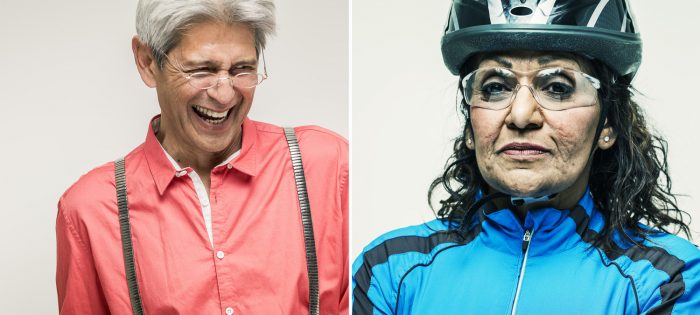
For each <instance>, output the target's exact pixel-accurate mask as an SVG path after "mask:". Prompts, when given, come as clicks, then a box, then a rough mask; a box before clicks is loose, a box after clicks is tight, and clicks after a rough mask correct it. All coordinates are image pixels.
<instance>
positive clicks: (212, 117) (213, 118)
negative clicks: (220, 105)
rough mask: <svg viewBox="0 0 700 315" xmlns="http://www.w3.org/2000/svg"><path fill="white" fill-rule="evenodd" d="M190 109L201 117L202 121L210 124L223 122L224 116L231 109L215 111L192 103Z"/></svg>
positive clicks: (226, 115)
mask: <svg viewBox="0 0 700 315" xmlns="http://www.w3.org/2000/svg"><path fill="white" fill-rule="evenodd" d="M192 109H193V110H194V112H195V114H197V116H199V117H200V118H202V119H203V120H204V121H206V122H208V123H210V124H212V125H218V124H221V123H223V122H224V120H226V118H227V117H228V116H229V114H230V113H231V109H229V110H227V111H225V112H215V111H213V110H211V109H207V108H204V107H201V106H197V105H193V106H192Z"/></svg>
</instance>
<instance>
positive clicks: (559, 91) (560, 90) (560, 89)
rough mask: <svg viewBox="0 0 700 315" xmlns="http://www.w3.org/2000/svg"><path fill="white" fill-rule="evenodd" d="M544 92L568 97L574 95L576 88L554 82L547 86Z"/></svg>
mask: <svg viewBox="0 0 700 315" xmlns="http://www.w3.org/2000/svg"><path fill="white" fill-rule="evenodd" d="M544 91H545V92H547V94H549V95H552V96H558V97H566V96H569V95H571V94H573V92H574V88H573V87H571V86H569V85H568V84H565V83H561V82H554V83H550V84H549V85H547V86H545V88H544Z"/></svg>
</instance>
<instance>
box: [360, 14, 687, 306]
mask: <svg viewBox="0 0 700 315" xmlns="http://www.w3.org/2000/svg"><path fill="white" fill-rule="evenodd" d="M442 52H443V57H444V61H445V64H446V65H447V67H448V69H449V70H450V71H451V72H452V73H453V74H456V75H459V76H460V81H459V91H460V93H461V94H460V95H461V96H462V104H461V112H462V113H463V114H464V116H465V124H464V131H463V133H462V134H461V135H460V136H459V137H458V138H457V139H456V141H455V144H454V154H453V156H452V158H451V159H450V161H449V162H448V164H447V167H446V170H445V172H444V174H443V175H442V176H440V177H439V178H437V179H436V180H435V181H434V182H433V184H432V185H431V188H430V193H429V196H431V195H432V193H433V192H434V191H435V190H436V189H439V188H442V189H444V190H446V192H447V193H448V194H447V195H448V197H447V198H446V199H444V200H442V201H440V203H439V207H438V209H437V215H438V220H435V221H431V222H428V223H426V224H423V225H417V226H412V227H407V228H403V229H399V230H396V231H392V232H390V233H387V234H385V235H383V236H381V237H379V238H378V239H377V240H375V241H374V242H372V243H371V244H370V245H369V246H367V247H366V248H365V250H364V251H363V252H362V254H360V256H359V257H358V258H357V260H356V261H355V263H354V264H353V269H352V273H353V292H352V296H353V302H352V303H353V313H354V314H691V313H692V314H698V312H699V310H700V293H699V292H700V251H698V249H697V248H695V247H694V246H693V245H692V244H691V243H690V242H688V241H686V240H684V239H682V238H679V237H677V236H675V235H672V234H669V233H668V232H667V230H668V228H670V227H676V228H678V229H679V230H680V231H683V232H685V234H686V235H688V226H687V224H686V223H685V222H684V219H683V218H684V217H683V212H682V211H681V210H679V209H678V207H677V206H676V204H675V197H674V195H673V194H672V193H671V192H670V179H669V178H668V176H667V174H668V173H667V165H666V152H665V148H664V146H665V142H664V140H663V139H661V138H660V137H658V136H655V135H653V134H652V133H651V132H650V131H649V130H648V129H647V127H646V123H645V119H644V117H643V115H642V112H641V110H640V108H639V106H638V105H637V104H636V103H635V102H634V101H633V100H632V99H631V95H632V93H631V91H632V90H631V86H630V82H631V79H632V78H633V77H634V75H635V72H636V70H637V68H638V66H639V64H640V61H641V40H640V37H639V34H638V33H637V30H636V27H635V23H634V18H633V16H632V14H631V12H630V8H629V6H628V3H627V1H624V0H618V1H614V0H611V1H525V0H522V1H485V0H480V1H472V0H469V1H465V0H454V2H453V5H452V8H451V12H450V14H449V19H448V22H447V27H446V31H445V35H444V37H443V40H442ZM660 177H661V178H660Z"/></svg>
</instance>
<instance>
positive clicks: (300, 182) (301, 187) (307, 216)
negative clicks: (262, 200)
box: [284, 127, 319, 315]
mask: <svg viewBox="0 0 700 315" xmlns="http://www.w3.org/2000/svg"><path fill="white" fill-rule="evenodd" d="M284 135H285V137H286V138H287V143H288V144H289V153H290V154H291V156H292V167H293V168H294V181H295V182H296V186H297V195H298V196H299V208H300V209H301V223H302V225H303V228H304V245H305V246H306V270H307V272H308V275H309V314H311V315H318V310H319V305H318V304H319V303H318V295H319V290H318V262H317V260H316V242H315V241H314V227H313V224H312V221H311V207H310V206H309V196H308V194H307V193H306V178H305V177H304V167H303V165H302V163H301V152H300V151H299V143H298V142H297V136H296V134H294V128H291V127H287V128H284Z"/></svg>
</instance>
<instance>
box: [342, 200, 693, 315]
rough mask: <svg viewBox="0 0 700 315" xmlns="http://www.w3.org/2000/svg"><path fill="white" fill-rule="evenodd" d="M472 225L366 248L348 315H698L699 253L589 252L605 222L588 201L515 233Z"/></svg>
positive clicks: (514, 224)
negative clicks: (458, 230) (465, 230)
mask: <svg viewBox="0 0 700 315" xmlns="http://www.w3.org/2000/svg"><path fill="white" fill-rule="evenodd" d="M479 217H480V218H479V220H480V221H479V222H477V225H476V226H475V227H474V228H472V229H471V230H470V232H469V233H468V234H467V235H466V237H462V236H460V235H459V234H458V233H456V232H453V231H449V230H448V229H447V226H446V223H443V222H442V221H439V220H435V221H431V222H428V223H426V224H423V225H417V226H412V227H407V228H403V229H399V230H396V231H392V232H389V233H387V234H385V235H383V236H381V237H379V238H378V239H376V240H375V241H373V242H372V243H370V244H369V246H367V247H366V248H365V249H364V251H363V252H362V254H360V256H359V257H358V258H357V259H356V260H355V262H354V264H353V266H352V268H353V271H352V272H353V281H352V286H353V287H352V290H353V291H352V298H353V302H352V310H353V314H440V315H442V314H696V315H697V314H700V250H698V249H697V248H696V247H695V246H694V245H693V244H691V243H690V242H688V241H686V240H684V239H682V238H680V237H677V236H675V235H670V234H665V233H663V234H657V235H653V236H651V237H649V239H648V240H646V241H644V244H645V245H646V246H647V247H646V248H641V247H639V246H636V247H632V246H627V247H626V248H622V247H620V248H617V249H611V250H603V249H602V248H597V247H594V246H592V245H591V242H592V241H591V240H592V239H593V238H594V237H595V236H596V235H597V233H598V232H599V231H600V230H601V227H602V225H603V217H602V215H601V214H600V213H599V212H598V211H597V210H596V209H595V208H594V206H593V200H592V198H591V196H590V194H589V193H586V194H585V196H584V197H583V198H582V199H581V200H580V201H579V203H578V206H576V207H575V208H574V209H573V210H557V209H551V208H550V209H538V210H533V211H530V212H528V214H527V215H526V217H525V220H524V222H523V223H521V222H520V221H519V220H518V219H517V218H516V217H515V215H514V214H513V213H512V212H511V211H510V210H507V209H501V210H495V211H488V210H486V211H482V212H481V215H480V216H479ZM479 223H480V224H479ZM618 243H620V242H618Z"/></svg>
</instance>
